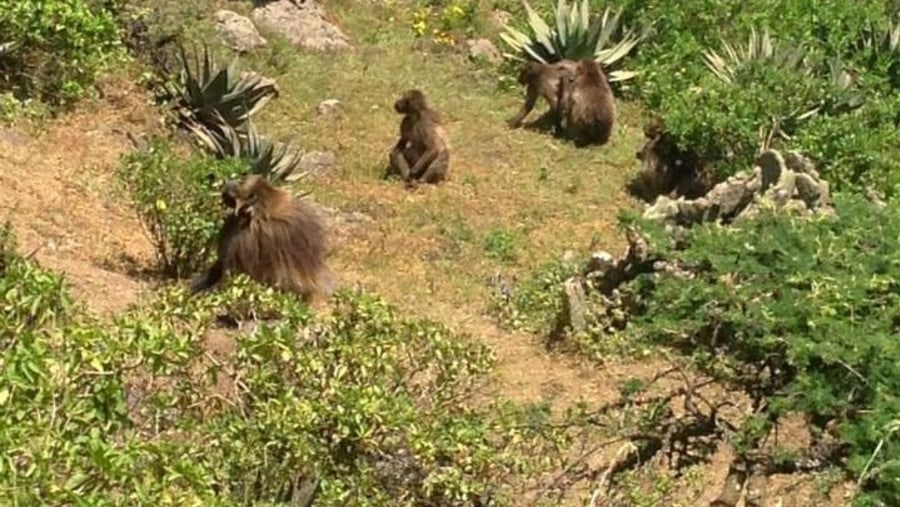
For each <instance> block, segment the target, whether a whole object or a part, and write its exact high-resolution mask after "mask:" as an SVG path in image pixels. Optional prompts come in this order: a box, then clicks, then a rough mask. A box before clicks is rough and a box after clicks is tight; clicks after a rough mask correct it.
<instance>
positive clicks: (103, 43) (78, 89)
mask: <svg viewBox="0 0 900 507" xmlns="http://www.w3.org/2000/svg"><path fill="white" fill-rule="evenodd" d="M0 34H2V35H0V38H2V40H0V43H2V50H0V76H3V79H2V80H0V91H3V92H7V91H8V92H12V94H13V95H14V97H15V98H16V99H17V100H19V101H25V100H27V99H37V100H40V101H42V102H45V103H47V104H49V105H51V106H54V107H55V106H65V105H67V104H70V103H72V102H73V101H75V100H77V99H78V98H79V97H82V96H84V95H85V94H86V93H88V92H89V91H90V90H91V86H92V85H93V83H94V79H95V78H96V76H97V73H98V72H99V71H100V70H101V69H102V68H103V67H104V65H105V64H107V63H108V62H109V61H110V59H112V58H114V57H115V56H116V55H118V54H119V50H120V47H121V45H120V42H119V40H120V39H119V38H120V36H119V28H118V26H117V25H116V22H115V16H114V15H113V14H112V13H111V12H110V11H109V10H107V9H106V8H104V7H102V6H100V5H98V3H97V2H91V1H88V0H47V1H22V0H0Z"/></svg>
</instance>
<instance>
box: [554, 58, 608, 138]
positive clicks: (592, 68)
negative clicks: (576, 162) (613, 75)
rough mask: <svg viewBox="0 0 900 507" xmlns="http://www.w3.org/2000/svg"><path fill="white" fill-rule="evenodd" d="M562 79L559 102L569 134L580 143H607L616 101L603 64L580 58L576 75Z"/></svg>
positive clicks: (566, 130) (567, 134)
mask: <svg viewBox="0 0 900 507" xmlns="http://www.w3.org/2000/svg"><path fill="white" fill-rule="evenodd" d="M560 81H561V85H560V90H559V97H560V98H559V103H560V111H561V115H562V117H563V122H564V123H565V132H566V136H567V137H569V138H570V139H572V140H573V141H574V142H575V145H576V146H579V147H582V146H587V145H588V144H595V143H596V144H601V145H602V144H606V143H607V142H608V141H609V138H610V136H611V135H612V130H613V125H614V124H615V122H616V101H615V98H614V97H613V92H612V88H610V87H609V82H608V81H607V80H606V75H605V74H603V69H601V68H600V64H599V63H597V62H595V61H594V60H590V59H586V60H581V61H580V62H578V68H576V69H575V75H574V76H566V77H563V78H562V79H561V80H560Z"/></svg>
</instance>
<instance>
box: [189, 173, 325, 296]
mask: <svg viewBox="0 0 900 507" xmlns="http://www.w3.org/2000/svg"><path fill="white" fill-rule="evenodd" d="M222 203H223V204H224V205H225V206H226V207H228V208H230V209H231V211H232V212H231V213H230V214H229V215H228V217H227V218H226V219H225V223H224V224H223V225H222V228H221V230H220V231H219V239H218V258H217V259H216V262H215V263H214V264H213V265H212V267H211V268H210V269H209V270H208V271H207V272H206V273H205V274H204V275H203V276H202V277H201V278H199V279H197V280H196V281H195V282H194V283H193V284H192V285H191V293H192V294H195V293H197V292H200V291H203V290H206V289H209V288H211V287H213V286H215V285H216V284H217V283H219V281H220V280H221V279H222V278H223V277H224V276H225V275H226V274H228V273H229V272H239V273H245V274H247V275H248V276H249V277H250V278H252V279H254V280H256V281H257V282H260V283H263V284H266V285H269V286H273V287H276V288H278V289H282V290H287V291H291V292H294V293H296V294H298V295H300V296H301V297H303V299H304V300H305V301H306V302H311V301H312V300H313V299H314V298H315V297H322V298H327V297H328V296H330V294H331V293H332V291H333V290H334V288H335V277H334V274H333V273H332V272H331V270H330V269H329V268H328V266H327V265H326V263H325V256H326V246H325V228H324V226H323V225H322V222H321V220H320V218H319V216H318V214H317V213H316V211H315V209H313V207H312V206H310V205H309V204H308V203H307V202H306V201H304V200H298V199H294V198H293V197H292V196H291V195H290V194H289V193H287V192H285V191H284V190H281V189H278V188H275V187H273V186H272V185H271V184H269V182H268V181H266V180H265V178H263V177H262V176H260V175H258V174H250V175H247V176H244V177H243V178H242V179H241V180H240V181H233V180H232V181H229V182H227V183H225V185H224V186H223V188H222Z"/></svg>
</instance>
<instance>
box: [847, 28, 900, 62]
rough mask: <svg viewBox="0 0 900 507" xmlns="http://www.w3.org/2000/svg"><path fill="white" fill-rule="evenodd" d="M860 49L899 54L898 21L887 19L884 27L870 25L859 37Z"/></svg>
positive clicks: (899, 32) (899, 34)
mask: <svg viewBox="0 0 900 507" xmlns="http://www.w3.org/2000/svg"><path fill="white" fill-rule="evenodd" d="M857 46H858V47H859V48H860V49H863V48H866V49H872V50H873V51H874V52H875V54H886V55H889V56H900V21H892V20H888V22H887V24H886V25H885V26H884V28H881V29H879V28H877V27H872V28H870V29H868V30H866V31H865V32H864V33H863V35H862V36H861V37H860V40H859V43H858V44H857Z"/></svg>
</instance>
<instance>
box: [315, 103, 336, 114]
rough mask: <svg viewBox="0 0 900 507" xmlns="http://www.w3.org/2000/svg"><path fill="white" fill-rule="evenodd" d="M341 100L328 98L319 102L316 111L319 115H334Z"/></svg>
mask: <svg viewBox="0 0 900 507" xmlns="http://www.w3.org/2000/svg"><path fill="white" fill-rule="evenodd" d="M340 105H341V101H339V100H337V99H328V100H323V101H322V102H319V105H318V106H317V107H316V113H318V115H319V116H332V115H334V114H336V113H337V112H338V110H339V108H340Z"/></svg>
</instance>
